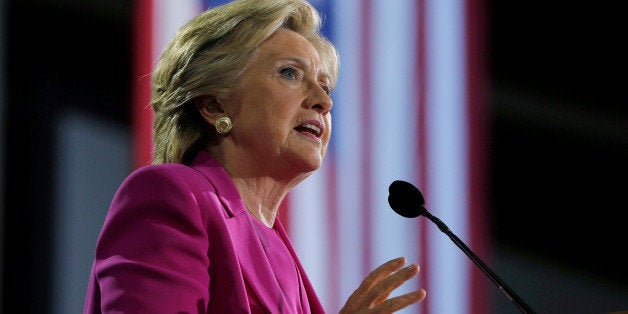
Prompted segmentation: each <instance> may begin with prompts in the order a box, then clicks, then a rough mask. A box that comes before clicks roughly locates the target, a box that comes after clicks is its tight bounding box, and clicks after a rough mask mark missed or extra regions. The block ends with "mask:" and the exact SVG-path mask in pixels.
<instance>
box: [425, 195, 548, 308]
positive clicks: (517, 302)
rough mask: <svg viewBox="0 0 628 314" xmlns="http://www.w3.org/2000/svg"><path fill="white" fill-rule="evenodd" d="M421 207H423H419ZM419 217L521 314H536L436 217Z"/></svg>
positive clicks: (427, 215) (427, 214)
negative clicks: (443, 234) (464, 257)
mask: <svg viewBox="0 0 628 314" xmlns="http://www.w3.org/2000/svg"><path fill="white" fill-rule="evenodd" d="M421 207H423V206H421ZM421 215H423V216H425V217H427V218H428V219H429V220H431V221H432V222H433V223H435V224H436V225H437V226H438V229H440V231H442V232H443V233H445V234H446V235H448V236H449V238H451V240H452V241H453V242H454V244H456V245H457V246H458V247H459V248H460V249H461V250H462V251H463V252H464V253H465V254H467V256H468V257H469V258H470V259H471V260H472V261H473V262H474V263H475V264H476V265H477V266H478V267H480V269H481V270H482V271H483V272H484V273H485V274H486V275H487V276H488V277H489V278H491V280H492V281H493V282H494V283H495V284H496V285H497V286H498V287H499V288H500V289H501V290H502V292H504V293H505V294H506V296H507V297H508V298H509V299H510V300H511V301H512V302H514V303H515V305H516V306H517V307H518V308H519V310H521V312H522V313H526V314H536V312H535V311H534V310H533V309H532V308H531V307H530V306H529V305H528V304H526V303H525V302H524V301H523V299H521V298H520V297H519V296H518V295H517V294H516V293H515V291H513V290H512V289H511V288H510V287H509V286H508V285H507V284H506V283H505V282H503V281H502V280H501V279H500V278H499V276H497V274H495V273H494V272H493V271H492V270H491V269H490V268H489V267H488V266H486V264H484V262H482V260H481V259H480V258H479V257H478V256H477V255H475V253H473V251H471V249H469V248H468V247H467V246H466V245H465V244H464V242H462V241H461V240H460V239H459V238H458V237H457V236H456V235H455V234H454V233H453V232H451V230H449V228H448V227H447V225H445V223H444V222H442V221H441V220H440V219H438V217H436V216H434V215H432V214H431V213H430V212H428V211H427V210H425V208H423V210H422V211H421Z"/></svg>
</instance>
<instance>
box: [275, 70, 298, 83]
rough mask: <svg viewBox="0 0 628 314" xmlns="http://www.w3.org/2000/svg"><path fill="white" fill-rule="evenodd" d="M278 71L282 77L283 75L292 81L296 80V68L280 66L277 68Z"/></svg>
mask: <svg viewBox="0 0 628 314" xmlns="http://www.w3.org/2000/svg"><path fill="white" fill-rule="evenodd" d="M279 73H280V74H281V75H282V76H283V77H285V78H287V79H289V80H291V81H294V80H296V79H297V78H298V72H297V69H295V68H293V67H285V68H282V69H281V70H279Z"/></svg>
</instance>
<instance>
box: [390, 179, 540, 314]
mask: <svg viewBox="0 0 628 314" xmlns="http://www.w3.org/2000/svg"><path fill="white" fill-rule="evenodd" d="M388 193H389V194H388V204H390V207H391V208H392V209H393V210H394V211H395V212H396V213H397V214H399V215H401V216H403V217H406V218H415V217H418V216H424V217H426V218H428V219H429V220H431V221H432V222H433V223H435V224H436V226H438V229H440V231H442V232H443V233H445V234H446V235H447V236H449V238H450V239H451V240H452V241H453V242H454V244H456V246H458V247H459V248H460V249H461V250H462V251H463V252H464V253H465V254H466V255H467V256H468V257H469V258H470V259H471V260H472V261H473V262H474V263H475V265H477V266H478V267H480V269H481V270H482V271H483V272H484V274H485V275H487V276H488V277H489V278H490V279H491V280H492V281H493V283H495V284H496V285H497V286H498V287H499V288H500V289H501V290H502V292H504V293H505V294H506V296H507V297H508V298H509V299H510V300H511V301H512V302H513V303H515V305H516V306H517V307H518V308H519V310H521V312H522V313H529V314H535V313H536V312H535V311H534V310H533V309H532V308H531V307H530V306H529V305H528V304H526V303H525V301H523V299H521V298H520V297H519V296H518V295H517V293H515V292H514V291H513V290H512V289H511V288H510V287H509V286H508V285H506V283H505V282H503V281H502V280H501V279H500V278H499V276H497V274H496V273H495V272H493V271H492V270H491V269H490V268H489V267H488V266H486V264H484V262H482V260H481V259H480V258H479V257H478V256H477V255H475V253H473V251H471V249H469V247H467V246H466V245H465V244H464V242H462V241H461V240H460V239H459V238H458V237H457V236H456V235H455V234H454V233H453V232H452V231H451V230H449V228H448V227H447V225H445V223H443V222H442V221H441V220H440V219H438V217H436V216H434V215H432V214H431V213H430V212H429V211H427V209H425V198H423V194H422V193H421V191H419V189H417V188H416V187H415V186H414V185H412V184H411V183H409V182H406V181H402V180H395V181H394V182H393V183H391V184H390V187H389V188H388Z"/></svg>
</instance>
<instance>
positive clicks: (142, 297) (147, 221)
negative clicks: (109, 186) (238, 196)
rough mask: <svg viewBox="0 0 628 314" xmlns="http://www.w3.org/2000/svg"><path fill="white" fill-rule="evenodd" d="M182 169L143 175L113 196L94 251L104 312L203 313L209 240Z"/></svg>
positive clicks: (147, 169)
mask: <svg viewBox="0 0 628 314" xmlns="http://www.w3.org/2000/svg"><path fill="white" fill-rule="evenodd" d="M177 167H179V168H177ZM184 167H185V166H182V165H178V166H172V167H157V166H148V167H145V168H142V169H140V170H137V171H136V172H134V173H132V174H131V175H130V176H129V177H128V178H127V179H126V180H125V181H124V182H123V184H122V185H121V186H120V188H119V189H118V191H117V192H116V195H115V196H114V198H113V201H112V203H111V207H110V209H109V213H108V214H107V218H106V220H105V224H104V226H103V230H102V231H101V235H100V237H99V240H98V243H97V246H96V261H95V267H94V271H95V276H96V280H97V281H98V285H99V288H100V294H101V295H100V298H101V300H100V304H101V310H102V312H103V313H205V312H206V311H207V304H208V303H209V281H210V278H209V273H208V268H209V259H208V255H207V250H208V235H207V231H206V223H205V222H204V221H203V215H202V214H201V212H200V210H199V206H198V203H197V200H196V196H195V194H194V193H193V191H192V190H191V188H190V187H189V186H188V184H187V183H186V180H184V177H185V176H184V175H182V174H181V173H182V172H183V173H185V172H186V171H188V172H189V171H194V170H191V169H190V168H187V167H185V168H184Z"/></svg>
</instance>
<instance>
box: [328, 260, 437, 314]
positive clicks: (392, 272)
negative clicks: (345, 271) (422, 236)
mask: <svg viewBox="0 0 628 314" xmlns="http://www.w3.org/2000/svg"><path fill="white" fill-rule="evenodd" d="M405 263H406V259H405V258H404V257H398V258H396V259H393V260H390V261H388V262H386V263H384V264H382V265H381V266H379V267H377V268H376V269H375V270H373V271H372V272H371V273H370V274H368V276H366V278H364V280H363V281H362V283H361V284H360V287H358V289H357V290H355V291H354V292H353V294H351V296H350V297H349V299H348V300H347V303H345V305H344V306H343V307H342V309H341V310H340V314H349V313H393V312H395V311H398V310H401V309H403V308H405V307H407V306H409V305H411V304H414V303H417V302H420V301H421V300H423V299H425V294H426V292H425V290H424V289H419V290H416V291H413V292H410V293H406V294H404V295H400V296H396V297H394V298H390V299H388V296H389V295H390V294H391V293H392V292H393V291H394V290H395V289H397V288H398V287H399V286H401V285H402V284H403V283H404V282H406V281H408V280H409V279H411V278H413V277H414V276H416V275H417V274H418V273H419V266H418V265H417V264H410V266H408V267H404V268H402V267H403V265H404V264H405Z"/></svg>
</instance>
